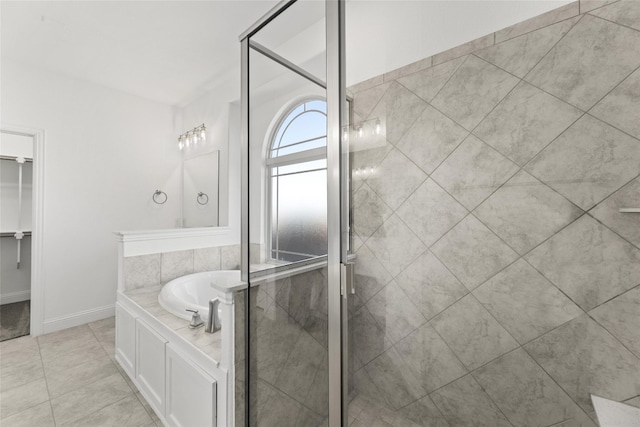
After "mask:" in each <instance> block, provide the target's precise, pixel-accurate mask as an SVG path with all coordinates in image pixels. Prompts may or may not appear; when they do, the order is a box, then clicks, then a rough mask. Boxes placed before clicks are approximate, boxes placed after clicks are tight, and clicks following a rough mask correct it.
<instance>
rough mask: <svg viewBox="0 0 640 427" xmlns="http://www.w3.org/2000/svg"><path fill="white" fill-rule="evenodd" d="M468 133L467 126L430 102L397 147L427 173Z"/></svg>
mask: <svg viewBox="0 0 640 427" xmlns="http://www.w3.org/2000/svg"><path fill="white" fill-rule="evenodd" d="M468 134H469V132H468V131H467V130H465V129H464V128H462V127H461V126H459V125H458V124H456V123H455V122H454V121H453V120H451V119H450V118H448V117H447V116H445V115H444V114H442V113H441V112H439V111H438V110H436V109H435V108H433V107H432V106H430V105H429V106H427V108H425V110H424V111H423V112H422V114H421V115H420V117H418V119H417V120H416V122H415V123H414V124H413V125H412V126H411V128H409V130H408V131H407V133H405V134H404V136H403V137H402V138H401V139H400V141H399V142H398V143H397V144H396V148H398V149H399V150H400V151H402V152H403V153H404V154H405V155H406V156H408V157H409V158H410V159H411V160H412V161H413V162H414V163H415V164H417V165H418V166H419V167H420V168H422V170H423V171H425V172H426V173H428V174H430V173H432V172H433V171H434V170H435V169H436V168H437V167H438V165H439V164H440V163H442V161H443V160H444V159H446V158H447V156H448V155H449V154H451V152H452V151H453V150H455V148H456V147H457V146H458V145H459V144H460V143H461V142H462V140H463V139H464V138H465V137H466V136H467V135H468Z"/></svg>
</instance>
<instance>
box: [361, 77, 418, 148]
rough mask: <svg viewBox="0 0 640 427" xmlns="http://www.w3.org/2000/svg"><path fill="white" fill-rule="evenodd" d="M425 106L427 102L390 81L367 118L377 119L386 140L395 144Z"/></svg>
mask: <svg viewBox="0 0 640 427" xmlns="http://www.w3.org/2000/svg"><path fill="white" fill-rule="evenodd" d="M426 106H427V103H426V102H425V101H423V100H422V99H420V98H419V97H418V96H417V95H416V94H414V93H412V92H411V91H409V90H407V88H405V87H404V86H402V85H400V84H399V83H397V82H392V83H391V84H390V86H389V89H388V90H387V91H386V92H385V94H384V96H383V97H382V99H381V100H380V102H378V104H377V105H376V107H375V108H374V109H373V111H372V112H371V113H370V114H369V116H368V118H369V119H370V120H373V119H379V120H380V122H381V126H382V128H383V129H384V133H385V135H386V138H387V141H389V142H390V143H392V144H395V143H396V142H398V140H399V139H400V138H401V137H402V135H404V133H405V132H406V131H407V129H409V127H410V126H411V125H412V124H413V122H414V121H415V120H416V119H417V118H418V116H420V113H422V110H424V109H425V107H426Z"/></svg>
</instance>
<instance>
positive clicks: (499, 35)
mask: <svg viewBox="0 0 640 427" xmlns="http://www.w3.org/2000/svg"><path fill="white" fill-rule="evenodd" d="M578 13H580V8H579V4H578V2H577V1H574V2H571V3H569V4H567V5H565V6H562V7H559V8H557V9H554V10H551V11H549V12H547V13H543V14H542V15H538V16H534V17H533V18H530V19H527V20H526V21H522V22H519V23H517V24H515V25H512V26H510V27H507V28H505V29H502V30H500V31H496V43H500V42H502V41H504V40H509V39H511V38H514V37H517V36H520V35H522V34H526V33H529V32H531V31H535V30H537V29H539V28H543V27H546V26H548V25H551V24H555V23H556V22H559V21H563V20H565V19H569V18H571V17H574V16H576V15H577V14H578Z"/></svg>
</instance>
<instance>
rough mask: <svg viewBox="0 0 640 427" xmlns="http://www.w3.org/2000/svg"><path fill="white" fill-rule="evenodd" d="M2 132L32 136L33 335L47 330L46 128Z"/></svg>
mask: <svg viewBox="0 0 640 427" xmlns="http://www.w3.org/2000/svg"><path fill="white" fill-rule="evenodd" d="M0 132H2V133H8V134H13V135H20V136H26V137H29V138H32V140H33V194H32V220H31V229H32V230H31V231H32V233H31V319H30V321H31V326H30V332H29V333H30V335H32V336H38V335H42V334H43V333H44V295H45V293H44V285H45V284H44V233H43V232H44V190H45V185H44V182H45V180H44V174H45V169H44V165H45V162H44V158H45V150H44V141H45V131H44V130H43V129H36V128H28V127H23V126H14V125H6V124H0Z"/></svg>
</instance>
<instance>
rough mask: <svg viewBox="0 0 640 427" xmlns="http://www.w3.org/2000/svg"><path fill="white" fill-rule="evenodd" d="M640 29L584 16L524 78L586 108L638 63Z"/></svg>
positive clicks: (581, 107) (639, 63) (573, 103)
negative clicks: (632, 28)
mask: <svg viewBox="0 0 640 427" xmlns="http://www.w3.org/2000/svg"><path fill="white" fill-rule="evenodd" d="M638 44H640V32H638V31H635V30H631V29H629V28H624V27H621V26H619V25H616V24H614V23H611V22H608V21H605V20H603V19H599V18H596V17H593V16H591V15H585V16H584V17H583V18H582V19H581V20H580V22H578V23H577V24H576V25H575V26H574V27H573V28H572V29H571V31H569V33H568V34H567V35H566V36H565V37H564V38H563V39H562V40H561V41H560V42H559V43H558V44H557V45H556V46H555V47H554V48H553V49H552V50H551V51H550V52H549V53H548V54H547V56H545V57H544V59H543V60H542V61H540V63H539V64H538V65H537V66H536V67H535V68H534V69H533V70H532V71H531V72H530V73H529V74H528V75H527V76H526V78H525V80H527V81H528V82H530V83H532V84H533V85H535V86H538V87H539V88H541V89H544V90H545V91H547V92H549V93H551V94H553V95H555V96H557V97H559V98H560V99H562V100H564V101H566V102H568V103H570V104H572V105H575V106H576V107H578V108H580V109H582V110H584V111H586V110H588V109H589V108H591V107H592V106H593V105H594V104H595V103H596V102H598V101H599V100H600V99H601V98H602V97H603V96H605V95H606V94H607V93H608V92H609V91H610V90H611V89H613V88H614V87H615V86H616V85H617V84H618V83H620V82H621V81H622V80H623V79H624V78H625V77H627V76H628V75H629V73H631V72H632V71H633V70H634V69H635V68H636V67H637V66H638V65H640V49H638V48H637V46H638Z"/></svg>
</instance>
